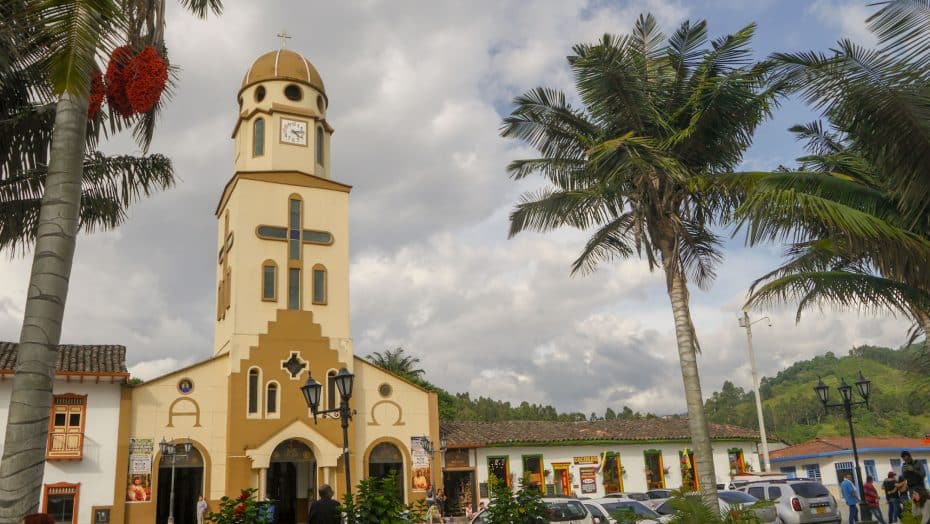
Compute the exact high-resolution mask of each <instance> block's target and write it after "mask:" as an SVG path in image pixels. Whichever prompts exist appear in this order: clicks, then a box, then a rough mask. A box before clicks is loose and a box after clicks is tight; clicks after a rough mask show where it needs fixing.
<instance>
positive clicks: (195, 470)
mask: <svg viewBox="0 0 930 524" xmlns="http://www.w3.org/2000/svg"><path fill="white" fill-rule="evenodd" d="M180 448H181V447H180V446H179V449H178V451H182V449H180ZM172 461H174V524H195V523H196V522H197V497H198V496H199V495H203V456H201V455H200V452H199V451H197V448H195V447H191V452H190V453H189V454H186V455H180V454H179V455H175V456H174V457H166V456H162V457H161V459H160V460H159V461H158V507H157V508H156V512H155V522H157V523H158V524H165V523H166V522H168V513H169V511H168V506H169V504H170V503H171V463H172Z"/></svg>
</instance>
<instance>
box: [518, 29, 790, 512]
mask: <svg viewBox="0 0 930 524" xmlns="http://www.w3.org/2000/svg"><path fill="white" fill-rule="evenodd" d="M754 30H755V26H754V25H749V26H746V27H744V28H743V29H741V30H739V31H737V32H736V33H734V34H732V35H727V36H724V37H722V38H718V39H716V40H714V41H713V42H711V45H709V46H708V45H707V43H708V40H707V24H706V22H705V21H701V22H698V23H692V22H685V23H683V24H682V25H681V26H680V27H679V28H678V30H677V31H676V32H675V33H674V34H673V35H672V37H671V38H669V39H668V41H667V42H665V41H664V40H665V38H664V36H663V35H662V34H661V33H660V32H659V30H658V29H657V27H656V22H655V20H654V18H653V17H652V16H651V15H647V16H640V17H639V19H638V21H637V22H636V24H635V27H634V30H633V33H632V34H631V35H627V36H612V35H605V36H604V37H603V38H602V39H601V41H600V42H598V43H596V44H593V45H588V44H579V45H576V46H575V47H574V49H573V50H574V55H573V56H570V57H569V59H568V60H569V64H570V65H571V68H572V71H573V73H574V78H575V86H576V88H577V90H578V94H579V96H580V99H581V102H582V104H583V107H581V108H576V107H574V106H573V105H572V104H570V103H569V102H568V101H567V97H566V95H565V94H563V93H561V92H559V91H556V90H553V89H547V88H537V89H534V90H532V91H529V92H527V93H525V94H524V95H522V96H520V97H518V98H517V99H516V102H515V104H516V108H515V109H514V110H513V113H512V114H511V115H510V116H509V117H508V118H506V119H505V121H504V125H503V129H502V134H503V135H504V136H506V137H513V138H518V139H521V140H523V141H525V142H526V143H528V144H529V145H530V146H532V147H533V148H535V149H536V150H537V151H538V152H539V153H540V156H539V158H533V159H526V160H517V161H514V162H513V163H511V164H510V166H509V167H508V170H509V172H510V174H511V176H512V177H513V178H515V179H522V178H525V177H527V176H529V175H530V174H533V173H538V174H540V175H542V176H543V177H544V178H545V180H546V181H547V182H548V187H546V188H544V189H541V190H539V191H537V192H534V193H528V194H525V195H523V197H522V199H521V201H520V203H519V204H518V205H517V207H516V209H515V210H514V211H513V213H512V214H511V216H510V219H511V227H510V235H511V236H513V235H516V234H517V233H519V232H521V231H524V230H527V229H530V230H536V231H550V230H553V229H556V228H559V227H563V226H568V227H573V228H577V229H581V230H585V231H589V230H592V229H593V230H594V231H593V234H592V236H591V237H590V239H589V240H588V242H587V245H586V246H585V247H584V249H583V250H582V252H581V254H580V256H579V257H578V258H577V259H576V260H575V262H574V264H573V266H572V272H573V273H578V272H582V273H584V272H588V271H592V270H593V269H594V268H595V267H596V266H597V265H598V264H599V263H601V262H606V261H610V260H613V259H618V258H619V259H625V258H630V257H632V256H634V255H638V256H640V257H642V258H645V259H646V261H647V263H648V264H649V268H650V270H656V269H661V270H662V272H663V273H664V274H665V283H666V291H667V293H668V296H669V300H670V302H671V306H672V313H673V316H674V322H675V335H676V341H677V348H678V357H679V361H680V363H681V373H682V381H683V383H684V389H685V398H686V401H687V407H688V423H689V429H690V432H691V438H692V446H693V448H694V450H695V458H696V460H697V463H698V464H697V469H698V471H699V474H700V485H701V490H702V492H703V493H704V495H705V497H706V498H707V499H708V501H710V502H711V507H716V505H717V501H716V476H715V472H714V464H713V453H712V450H711V442H710V435H709V432H708V426H707V419H706V417H705V414H704V406H703V399H702V395H701V384H700V378H699V375H698V366H697V353H698V352H699V351H700V347H699V345H698V340H697V336H696V332H695V327H694V323H693V322H692V319H691V312H690V303H689V290H688V281H689V279H690V280H691V281H692V282H694V283H695V284H697V285H698V286H699V287H702V288H703V287H706V286H708V285H709V284H710V283H711V281H712V280H713V278H714V275H715V266H716V264H717V263H718V262H719V261H720V259H721V252H720V239H719V237H718V236H717V234H716V233H715V232H714V231H713V230H712V229H711V227H712V226H713V225H714V224H715V223H716V222H717V220H718V219H720V218H722V217H724V216H725V215H726V214H727V212H728V211H729V210H730V209H731V207H732V206H733V205H735V201H734V200H733V198H734V197H731V196H730V195H729V194H728V193H726V192H711V191H707V190H706V188H707V184H708V181H710V180H713V179H714V178H715V177H716V176H718V175H720V174H722V173H726V172H728V171H731V170H732V168H733V167H734V166H735V165H737V164H738V163H739V161H740V159H741V158H742V155H743V152H744V151H745V150H746V148H747V147H748V146H749V144H750V142H751V139H752V134H753V132H754V130H755V128H756V126H757V125H758V124H759V123H760V122H762V121H763V120H764V119H765V118H766V117H767V116H768V114H769V112H770V109H771V107H772V106H773V105H774V103H775V98H776V94H777V90H776V89H775V88H772V87H769V88H766V87H765V85H766V77H767V74H768V70H769V66H768V65H767V64H765V63H754V62H753V61H752V59H751V55H750V53H751V51H750V49H749V42H750V40H751V38H752V36H753V33H754Z"/></svg>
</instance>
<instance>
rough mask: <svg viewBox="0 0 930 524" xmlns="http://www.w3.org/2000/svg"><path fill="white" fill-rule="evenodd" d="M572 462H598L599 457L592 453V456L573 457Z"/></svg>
mask: <svg viewBox="0 0 930 524" xmlns="http://www.w3.org/2000/svg"><path fill="white" fill-rule="evenodd" d="M572 462H574V463H575V464H597V463H598V462H599V459H598V457H597V455H591V456H590V457H573V458H572Z"/></svg>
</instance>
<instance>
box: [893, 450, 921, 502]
mask: <svg viewBox="0 0 930 524" xmlns="http://www.w3.org/2000/svg"><path fill="white" fill-rule="evenodd" d="M901 461H902V464H901V479H902V480H901V482H898V490H899V491H904V490H903V489H901V488H907V491H908V493H910V492H912V491H914V489H915V488H917V486H921V487H923V486H924V468H923V467H921V465H920V464H918V463H917V462H916V461H914V457H912V456H911V452H910V451H907V450H904V451H902V452H901Z"/></svg>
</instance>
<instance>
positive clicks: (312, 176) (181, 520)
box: [110, 48, 441, 524]
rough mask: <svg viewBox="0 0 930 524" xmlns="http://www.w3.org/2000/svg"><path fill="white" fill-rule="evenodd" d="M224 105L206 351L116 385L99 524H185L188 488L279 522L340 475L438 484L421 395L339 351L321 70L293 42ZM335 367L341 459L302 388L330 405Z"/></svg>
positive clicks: (341, 489)
mask: <svg viewBox="0 0 930 524" xmlns="http://www.w3.org/2000/svg"><path fill="white" fill-rule="evenodd" d="M238 105H239V110H238V114H237V116H236V120H235V125H234V126H233V131H232V139H233V140H234V141H235V159H234V162H235V173H234V174H233V175H232V178H230V179H229V181H228V183H227V184H226V186H225V187H224V188H223V190H222V193H221V194H220V195H219V198H218V202H217V206H216V211H215V215H216V220H217V237H216V293H217V300H216V325H215V339H214V347H213V356H212V357H211V358H208V359H206V360H203V361H201V362H198V363H196V364H194V365H191V366H189V367H187V368H184V369H180V370H177V371H175V372H172V373H170V374H167V375H164V376H161V377H158V378H155V379H152V380H150V381H148V382H145V383H143V384H140V385H136V386H134V387H129V388H127V390H126V393H125V394H124V395H123V397H122V403H123V406H122V408H121V410H120V417H121V419H123V420H120V424H119V435H118V442H119V446H118V449H117V457H116V468H117V472H116V477H117V478H116V482H115V485H116V487H115V496H114V505H113V508H112V512H111V515H110V522H121V523H122V522H125V523H130V522H132V523H136V522H156V523H164V522H167V521H168V517H169V515H171V514H173V515H172V516H173V518H174V522H176V523H178V524H185V523H189V522H194V515H195V513H194V508H195V506H196V503H197V499H198V496H200V495H202V496H203V497H204V499H205V500H206V501H207V502H208V504H209V505H210V508H211V510H215V509H216V508H217V506H218V504H219V501H220V499H221V498H222V497H223V496H231V497H235V496H238V495H239V493H240V492H241V490H243V489H246V488H253V489H255V490H257V494H258V496H259V497H260V498H263V499H274V500H277V501H279V503H278V505H277V518H278V522H283V523H299V522H306V518H307V517H306V515H307V509H308V504H309V503H310V502H311V501H312V500H314V499H315V498H316V496H317V489H318V487H319V486H320V485H322V484H324V483H326V484H330V485H332V486H333V488H334V489H335V491H336V497H337V498H341V497H342V496H343V494H344V493H345V492H346V488H347V486H346V481H345V479H346V468H349V471H348V473H349V474H350V476H351V479H352V483H353V484H355V483H357V482H358V480H360V479H363V478H366V477H369V476H382V475H386V474H388V472H390V471H397V472H399V474H400V477H401V478H402V480H403V491H404V493H403V495H404V499H405V500H406V501H407V502H410V501H413V500H417V499H422V498H424V497H425V495H426V492H427V490H428V489H430V488H431V487H433V486H434V485H436V484H438V483H439V482H440V478H441V472H440V466H439V465H438V464H434V462H435V460H436V459H437V458H438V457H437V455H438V454H439V453H438V451H434V450H433V449H431V448H433V447H435V448H439V445H438V442H439V415H438V401H437V397H436V394H435V393H431V392H428V391H426V390H424V389H422V388H420V387H418V386H417V385H414V384H412V383H410V382H408V381H405V380H403V379H402V378H399V377H397V376H394V375H392V374H390V373H388V372H385V371H383V370H381V369H380V368H377V367H376V366H374V365H372V364H370V363H368V362H367V361H365V360H364V359H361V358H359V357H357V356H355V354H354V352H353V347H352V335H351V330H350V318H349V244H348V242H349V195H350V192H351V189H352V188H351V187H350V186H348V185H346V184H343V183H340V182H338V181H336V180H334V179H333V169H332V166H333V162H332V157H331V154H330V145H331V140H332V136H333V127H332V126H331V125H330V123H329V122H328V121H327V119H326V109H327V106H328V105H329V98H328V96H327V93H326V90H325V88H324V85H323V80H322V78H321V77H320V74H319V73H318V72H317V70H316V68H314V66H313V64H311V63H310V62H309V61H308V60H307V59H305V58H304V57H302V56H301V55H299V54H298V53H295V52H293V51H290V50H287V49H283V48H282V49H280V50H277V51H272V52H270V53H266V54H264V55H262V56H260V57H259V58H258V59H257V60H256V61H255V62H254V63H253V64H252V65H251V67H249V68H248V70H247V71H246V73H245V77H244V78H243V80H242V86H241V88H240V89H239V92H238ZM341 370H346V371H341ZM340 373H341V374H343V375H344V374H346V373H351V374H352V375H354V387H353V388H352V391H351V397H350V398H349V400H348V403H349V409H350V410H351V411H350V413H351V414H352V418H351V420H350V422H349V424H348V431H347V441H348V446H347V447H348V454H349V457H350V458H349V460H348V463H346V462H345V460H344V458H343V428H342V426H341V419H340V418H339V417H338V416H336V417H334V416H333V414H329V415H320V416H318V417H315V416H314V414H313V413H312V412H311V410H310V409H309V408H308V402H307V401H306V400H305V397H304V394H303V393H302V391H301V387H302V386H304V384H305V383H306V382H307V380H308V378H310V377H312V378H313V379H314V380H315V381H317V382H319V383H320V384H321V385H322V391H321V395H320V399H319V404H320V407H319V410H325V409H331V408H333V409H334V408H338V407H339V405H340V402H341V400H342V395H341V393H340V388H338V387H337V375H339V374H340ZM162 441H165V442H166V443H173V444H175V446H174V453H173V454H171V453H170V451H168V452H167V454H164V453H162V451H161V450H162V448H163V446H161V445H160V444H161V442H162ZM431 443H437V444H436V445H435V446H431V445H430V444H431ZM424 444H425V445H424ZM172 472H173V473H172ZM172 479H173V485H174V489H173V491H174V496H173V497H172ZM172 499H173V500H174V504H173V508H172V507H171V506H172V504H171V500H172Z"/></svg>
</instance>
